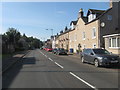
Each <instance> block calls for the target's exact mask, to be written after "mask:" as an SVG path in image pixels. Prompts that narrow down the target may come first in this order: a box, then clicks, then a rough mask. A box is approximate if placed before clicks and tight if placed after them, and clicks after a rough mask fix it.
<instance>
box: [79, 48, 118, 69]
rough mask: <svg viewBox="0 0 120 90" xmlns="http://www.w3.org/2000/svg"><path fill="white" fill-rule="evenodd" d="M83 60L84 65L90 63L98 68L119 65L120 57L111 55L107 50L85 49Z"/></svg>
mask: <svg viewBox="0 0 120 90" xmlns="http://www.w3.org/2000/svg"><path fill="white" fill-rule="evenodd" d="M81 60H82V62H83V63H85V62H88V63H91V64H94V65H95V66H96V67H99V66H108V65H111V64H119V60H120V58H119V56H118V55H114V54H111V53H110V52H108V51H107V50H105V49H101V48H96V49H84V50H83V52H82V53H81Z"/></svg>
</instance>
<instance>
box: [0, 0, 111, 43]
mask: <svg viewBox="0 0 120 90" xmlns="http://www.w3.org/2000/svg"><path fill="white" fill-rule="evenodd" d="M0 5H1V3H0ZM80 8H83V10H84V15H85V16H86V13H87V11H88V9H100V10H106V9H108V8H109V2H2V31H1V32H0V33H2V34H3V33H5V32H6V31H7V30H8V28H10V27H13V28H16V29H17V30H18V31H19V32H21V34H23V33H25V34H26V35H27V36H33V37H36V38H39V39H40V40H42V41H43V40H46V39H48V38H50V36H51V35H52V32H51V29H53V34H54V35H56V34H57V33H59V32H60V31H61V30H64V28H65V27H66V26H67V27H70V22H71V21H74V20H77V17H78V12H79V10H80ZM46 29H48V30H46Z"/></svg>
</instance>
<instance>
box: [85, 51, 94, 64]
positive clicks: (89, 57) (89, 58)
mask: <svg viewBox="0 0 120 90" xmlns="http://www.w3.org/2000/svg"><path fill="white" fill-rule="evenodd" d="M91 53H93V52H92V50H91V49H88V51H87V54H86V60H87V61H88V62H89V63H92V61H93V57H94V55H92V54H91Z"/></svg>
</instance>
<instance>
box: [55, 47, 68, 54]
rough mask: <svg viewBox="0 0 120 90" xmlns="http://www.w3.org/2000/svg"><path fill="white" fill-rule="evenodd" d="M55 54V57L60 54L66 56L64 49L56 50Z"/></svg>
mask: <svg viewBox="0 0 120 90" xmlns="http://www.w3.org/2000/svg"><path fill="white" fill-rule="evenodd" d="M56 54H57V55H60V54H62V55H67V51H66V50H65V49H64V48H57V51H56Z"/></svg>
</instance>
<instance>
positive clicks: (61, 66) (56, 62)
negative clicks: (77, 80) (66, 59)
mask: <svg viewBox="0 0 120 90" xmlns="http://www.w3.org/2000/svg"><path fill="white" fill-rule="evenodd" d="M55 64H56V65H58V66H59V67H60V68H63V66H61V65H60V64H58V63H57V62H55Z"/></svg>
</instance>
